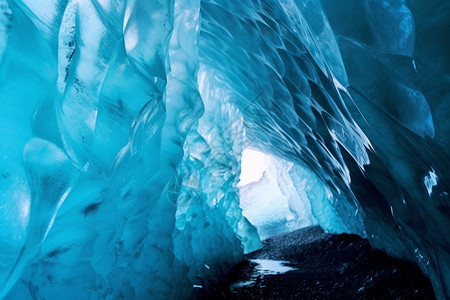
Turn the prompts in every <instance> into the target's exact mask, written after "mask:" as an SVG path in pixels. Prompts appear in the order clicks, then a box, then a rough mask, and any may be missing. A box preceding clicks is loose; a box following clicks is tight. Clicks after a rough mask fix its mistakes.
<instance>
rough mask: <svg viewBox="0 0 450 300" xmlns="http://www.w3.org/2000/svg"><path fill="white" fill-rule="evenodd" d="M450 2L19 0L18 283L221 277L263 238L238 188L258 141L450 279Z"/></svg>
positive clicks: (2, 159)
mask: <svg viewBox="0 0 450 300" xmlns="http://www.w3.org/2000/svg"><path fill="white" fill-rule="evenodd" d="M449 13H450V4H449V3H448V2H445V1H440V0H428V1H422V0H409V1H406V0H385V1H377V0H342V1H335V0H322V1H319V0H297V1H294V0H273V1H272V0H271V1H269V0H260V1H225V0H184V1H180V0H114V1H106V0H93V1H84V0H43V1H35V0H0V138H1V141H2V143H1V145H0V175H1V177H0V194H1V199H0V227H1V228H2V230H1V233H0V249H1V251H0V298H6V299H33V298H45V299H60V298H62V297H64V298H65V299H69V298H70V297H72V298H74V299H89V298H93V299H96V298H98V299H116V298H127V299H132V298H136V299H142V298H152V299H158V298H168V297H170V298H180V297H188V296H190V295H192V294H191V293H192V290H193V289H196V288H201V287H203V286H204V285H205V284H210V283H211V282H212V283H213V282H214V281H215V280H218V279H220V277H221V275H222V274H223V273H225V272H227V271H228V270H229V269H230V267H232V266H233V265H234V264H235V263H237V262H238V261H239V260H240V259H242V257H243V254H244V253H247V252H250V251H253V250H255V249H258V248H259V247H260V246H261V243H260V240H259V236H258V234H257V231H256V229H255V227H254V226H252V224H251V223H250V222H249V221H248V220H247V219H246V218H245V217H244V216H243V215H242V210H241V208H240V206H239V190H238V187H237V184H238V182H239V175H240V170H241V155H242V151H243V149H244V148H245V147H246V146H248V145H247V143H250V144H251V145H252V146H253V147H257V148H259V149H261V150H262V151H263V152H266V153H270V155H272V156H275V157H278V158H279V159H282V160H284V161H287V162H288V163H289V164H290V166H291V168H288V169H287V170H289V171H288V172H286V174H283V176H285V178H286V181H284V183H286V182H289V184H288V185H283V182H281V184H280V189H281V190H283V191H285V190H284V189H288V190H289V189H291V190H294V189H295V190H296V192H297V194H298V195H299V198H298V199H302V201H303V200H305V199H307V200H308V201H309V206H307V207H310V208H311V214H312V216H311V215H310V214H309V211H308V213H307V214H306V215H305V216H307V217H308V218H311V220H312V219H315V220H316V221H317V222H318V223H319V224H320V225H321V226H322V227H323V228H325V229H326V230H328V231H334V232H353V233H357V234H360V235H361V236H363V237H366V238H368V239H369V240H370V241H371V243H372V244H373V245H374V246H376V247H380V248H383V249H385V250H387V251H388V252H389V253H391V254H392V255H397V256H401V257H404V258H408V259H411V260H414V261H416V262H417V263H418V264H419V265H420V267H421V268H422V270H423V271H424V272H426V273H427V274H428V275H429V276H430V278H431V281H432V283H433V285H434V288H435V291H436V295H437V296H438V297H441V298H443V297H450V251H449V248H450V213H449V211H450V208H449V203H450V202H449V196H448V188H449V179H450V178H449V177H450V171H449V170H450V165H449V164H450V160H449V157H450V156H449V154H450V153H449V145H450V134H449V132H450V122H449V121H448V120H449V116H450V104H449V101H448V100H449V97H450V79H449V78H450V55H449V53H450V51H449V50H450V42H449V39H448V38H447V37H448V36H449V35H450V19H449V18H448V15H449ZM282 186H283V187H282ZM299 203H300V202H298V201H296V200H295V199H294V200H293V201H292V203H289V206H290V207H291V208H293V207H297V208H298V209H299V210H302V209H301V207H302V205H299ZM302 203H303V202H302ZM307 210H308V209H307ZM303 212H304V211H303ZM297 215H298V216H299V215H301V214H300V213H299V214H297Z"/></svg>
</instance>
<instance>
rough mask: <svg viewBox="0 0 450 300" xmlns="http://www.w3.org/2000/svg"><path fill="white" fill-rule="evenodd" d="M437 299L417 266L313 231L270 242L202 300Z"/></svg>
mask: <svg viewBox="0 0 450 300" xmlns="http://www.w3.org/2000/svg"><path fill="white" fill-rule="evenodd" d="M212 297H213V298H215V299H217V298H222V299H435V297H434V293H433V290H432V287H431V283H430V281H429V279H428V278H427V277H426V276H424V275H423V274H422V272H421V271H420V269H419V268H418V267H417V266H416V265H415V264H413V263H411V262H409V261H405V260H402V259H397V258H392V257H389V256H388V255H387V254H386V253H385V252H383V251H380V250H378V249H374V248H372V247H371V246H370V244H369V242H368V241H367V240H365V239H362V238H361V237H359V236H357V235H349V234H339V235H336V234H327V233H324V231H323V230H322V229H321V228H320V227H309V228H305V229H301V230H298V231H295V232H292V233H289V234H285V235H281V236H277V237H273V238H270V239H267V240H265V241H264V246H263V248H262V249H261V250H259V251H257V252H254V253H251V254H249V255H247V256H246V260H245V261H244V262H242V263H241V264H240V265H239V266H238V267H237V269H236V271H235V272H234V273H233V274H232V275H231V276H230V277H229V279H228V281H227V282H226V283H224V284H222V286H220V287H219V288H217V289H204V288H203V289H198V290H197V295H196V298H198V299H206V298H208V299H211V298H212Z"/></svg>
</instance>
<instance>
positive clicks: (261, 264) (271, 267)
mask: <svg viewBox="0 0 450 300" xmlns="http://www.w3.org/2000/svg"><path fill="white" fill-rule="evenodd" d="M250 261H251V262H252V263H255V264H257V266H256V267H255V269H254V271H253V274H252V275H251V276H250V280H246V281H238V282H235V283H233V284H232V285H230V289H231V290H232V291H233V290H235V289H239V288H242V287H244V286H247V285H251V284H253V283H255V282H256V279H257V278H258V277H259V276H260V275H276V274H284V273H286V272H289V271H294V270H298V269H297V268H292V267H289V266H286V264H288V263H289V262H288V261H284V260H271V259H250Z"/></svg>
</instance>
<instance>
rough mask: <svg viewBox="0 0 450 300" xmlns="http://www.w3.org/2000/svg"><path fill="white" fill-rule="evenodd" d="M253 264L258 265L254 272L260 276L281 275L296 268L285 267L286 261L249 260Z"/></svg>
mask: <svg viewBox="0 0 450 300" xmlns="http://www.w3.org/2000/svg"><path fill="white" fill-rule="evenodd" d="M250 261H251V262H253V263H256V264H258V266H256V271H257V272H258V273H260V274H262V275H275V274H283V273H286V272H289V271H295V270H297V269H296V268H292V267H289V266H286V265H285V264H288V263H289V262H288V261H283V260H271V259H251V260H250Z"/></svg>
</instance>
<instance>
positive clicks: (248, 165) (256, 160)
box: [238, 148, 268, 186]
mask: <svg viewBox="0 0 450 300" xmlns="http://www.w3.org/2000/svg"><path fill="white" fill-rule="evenodd" d="M267 156H268V155H266V154H264V153H262V152H259V151H256V150H252V149H249V148H245V149H244V151H243V152H242V158H241V176H240V181H239V184H238V186H244V185H247V184H249V183H251V182H257V181H258V180H259V179H261V177H262V176H263V173H264V171H265V170H266V168H267V167H266V160H267Z"/></svg>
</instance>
